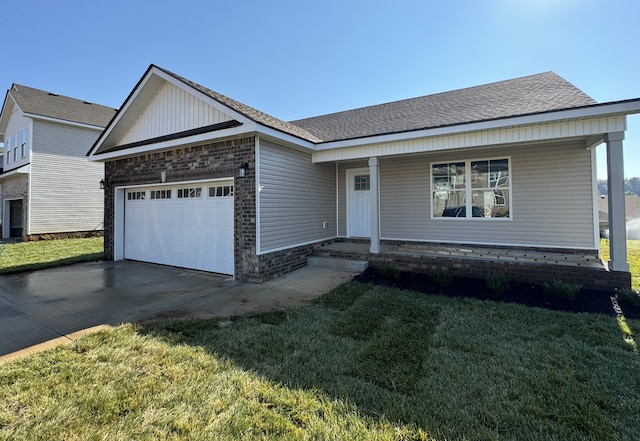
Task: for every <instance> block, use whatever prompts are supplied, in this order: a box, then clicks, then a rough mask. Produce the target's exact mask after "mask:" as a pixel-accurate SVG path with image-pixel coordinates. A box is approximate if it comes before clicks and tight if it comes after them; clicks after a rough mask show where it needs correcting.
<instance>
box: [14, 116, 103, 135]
mask: <svg viewBox="0 0 640 441" xmlns="http://www.w3.org/2000/svg"><path fill="white" fill-rule="evenodd" d="M23 116H26V117H27V118H32V119H37V120H41V121H48V122H54V123H57V124H65V125H68V126H74V127H82V128H84V129H93V130H100V131H102V130H104V127H100V126H94V125H92V124H84V123H79V122H74V121H68V120H66V119H58V118H51V117H49V116H42V115H37V114H35V113H24V114H23Z"/></svg>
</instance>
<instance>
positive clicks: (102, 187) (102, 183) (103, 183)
mask: <svg viewBox="0 0 640 441" xmlns="http://www.w3.org/2000/svg"><path fill="white" fill-rule="evenodd" d="M105 184H106V182H104V179H100V190H104V186H105Z"/></svg>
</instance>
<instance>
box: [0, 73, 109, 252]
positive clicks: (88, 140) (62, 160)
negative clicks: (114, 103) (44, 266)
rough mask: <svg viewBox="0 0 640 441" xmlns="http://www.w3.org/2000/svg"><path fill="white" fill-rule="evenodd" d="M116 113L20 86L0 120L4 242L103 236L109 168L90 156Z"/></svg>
mask: <svg viewBox="0 0 640 441" xmlns="http://www.w3.org/2000/svg"><path fill="white" fill-rule="evenodd" d="M115 113H116V112H115V109H113V108H111V107H106V106H101V105H99V104H94V103H89V102H87V101H84V100H80V99H76V98H71V97H67V96H63V95H58V94H55V93H51V92H47V91H44V90H39V89H34V88H32V87H27V86H23V85H21V84H13V85H12V86H11V89H9V90H8V91H7V94H6V96H5V99H4V103H3V106H2V111H1V112H0V139H3V140H4V158H3V164H2V167H1V170H0V188H1V190H0V205H1V206H2V210H1V212H2V222H0V224H2V231H1V232H0V233H1V236H0V237H2V238H8V237H17V238H22V239H23V240H34V239H42V238H57V237H82V236H89V235H95V234H102V230H103V220H104V194H103V192H102V190H100V188H99V184H98V183H99V182H100V180H101V179H102V178H103V176H104V165H103V164H101V163H97V162H90V161H88V160H87V157H86V152H87V149H88V148H90V147H91V146H92V145H93V143H94V142H95V141H96V139H97V138H98V136H99V135H100V133H101V132H102V130H103V129H104V127H105V126H106V125H107V123H108V122H109V121H110V120H111V118H113V117H114V115H115Z"/></svg>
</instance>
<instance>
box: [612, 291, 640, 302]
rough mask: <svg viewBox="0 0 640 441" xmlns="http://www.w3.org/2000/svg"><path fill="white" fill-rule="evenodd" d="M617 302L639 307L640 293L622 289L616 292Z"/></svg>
mask: <svg viewBox="0 0 640 441" xmlns="http://www.w3.org/2000/svg"><path fill="white" fill-rule="evenodd" d="M617 297H618V300H619V301H621V302H626V303H629V304H631V305H634V306H640V293H639V292H638V291H634V290H633V289H629V288H624V289H621V290H620V291H618V295H617Z"/></svg>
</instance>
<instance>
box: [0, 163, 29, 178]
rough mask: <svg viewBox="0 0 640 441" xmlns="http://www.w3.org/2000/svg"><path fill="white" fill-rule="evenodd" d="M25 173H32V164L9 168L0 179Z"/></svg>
mask: <svg viewBox="0 0 640 441" xmlns="http://www.w3.org/2000/svg"><path fill="white" fill-rule="evenodd" d="M25 173H31V164H26V165H23V166H20V167H18V168H15V169H13V170H9V171H7V172H4V173H2V174H1V175H0V180H1V179H4V178H8V177H10V176H14V175H20V174H25Z"/></svg>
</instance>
